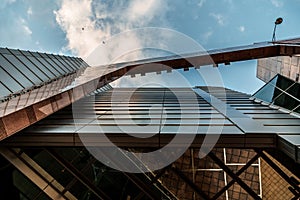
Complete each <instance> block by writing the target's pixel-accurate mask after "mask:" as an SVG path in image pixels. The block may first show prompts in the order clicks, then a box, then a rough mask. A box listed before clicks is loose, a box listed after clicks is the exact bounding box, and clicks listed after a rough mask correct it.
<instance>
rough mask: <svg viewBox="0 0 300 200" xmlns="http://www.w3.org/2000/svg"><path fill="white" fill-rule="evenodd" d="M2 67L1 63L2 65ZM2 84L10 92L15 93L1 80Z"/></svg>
mask: <svg viewBox="0 0 300 200" xmlns="http://www.w3.org/2000/svg"><path fill="white" fill-rule="evenodd" d="M0 67H1V65H0ZM0 84H1V85H3V86H4V87H5V88H6V89H7V90H8V91H9V92H11V93H14V92H13V91H12V90H11V89H10V88H9V87H7V86H6V85H5V84H4V83H3V82H2V81H1V80H0Z"/></svg>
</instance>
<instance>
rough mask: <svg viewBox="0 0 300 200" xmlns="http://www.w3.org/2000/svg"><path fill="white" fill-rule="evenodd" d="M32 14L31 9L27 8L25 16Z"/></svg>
mask: <svg viewBox="0 0 300 200" xmlns="http://www.w3.org/2000/svg"><path fill="white" fill-rule="evenodd" d="M32 14H33V13H32V8H31V7H29V8H28V9H27V15H32Z"/></svg>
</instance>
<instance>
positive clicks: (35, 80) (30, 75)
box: [5, 55, 41, 84]
mask: <svg viewBox="0 0 300 200" xmlns="http://www.w3.org/2000/svg"><path fill="white" fill-rule="evenodd" d="M5 57H6V58H7V59H8V60H9V61H10V62H11V63H12V64H13V65H14V66H15V67H16V68H18V69H19V70H20V71H21V72H22V73H23V74H24V75H25V76H26V77H27V78H28V79H29V80H31V81H32V82H33V83H35V84H38V83H41V80H40V79H39V78H38V77H37V76H36V75H35V74H34V73H32V72H31V71H30V70H29V69H28V68H27V67H26V66H25V65H24V64H23V63H21V62H20V61H19V60H18V59H17V58H16V57H15V56H14V55H5Z"/></svg>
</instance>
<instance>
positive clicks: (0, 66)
mask: <svg viewBox="0 0 300 200" xmlns="http://www.w3.org/2000/svg"><path fill="white" fill-rule="evenodd" d="M1 55H2V54H1ZM0 68H1V69H2V70H3V71H5V72H6V74H7V75H8V76H10V77H11V78H12V79H13V80H14V81H15V82H16V83H18V84H19V85H20V86H21V87H22V88H23V89H25V87H24V86H23V85H22V84H21V83H20V82H19V81H18V80H17V79H15V77H14V76H12V75H11V74H10V73H9V72H8V71H7V70H6V69H4V67H2V65H1V64H0ZM14 92H16V91H14ZM14 92H13V93H14Z"/></svg>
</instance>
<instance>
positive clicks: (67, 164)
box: [45, 149, 111, 199]
mask: <svg viewBox="0 0 300 200" xmlns="http://www.w3.org/2000/svg"><path fill="white" fill-rule="evenodd" d="M45 150H46V151H47V152H48V153H49V154H50V155H51V156H52V157H53V158H54V159H55V160H56V161H57V162H58V163H59V164H60V165H61V166H63V167H64V168H65V169H67V170H68V171H69V172H70V173H71V174H72V175H73V176H74V177H75V178H76V179H77V180H78V181H80V182H81V183H82V184H83V185H84V186H85V187H87V188H88V189H89V190H91V191H92V192H93V193H94V194H95V195H96V196H97V197H98V198H100V199H111V198H109V196H107V194H105V192H104V191H102V190H101V189H100V188H98V187H97V186H95V185H94V184H93V183H92V182H91V181H90V180H89V179H88V178H87V177H86V176H85V175H84V174H82V173H81V171H79V170H78V169H77V168H76V167H75V166H74V165H72V164H71V163H70V162H68V161H67V160H65V159H64V158H63V157H62V156H61V155H59V154H58V153H57V152H56V151H55V150H54V149H45Z"/></svg>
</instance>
